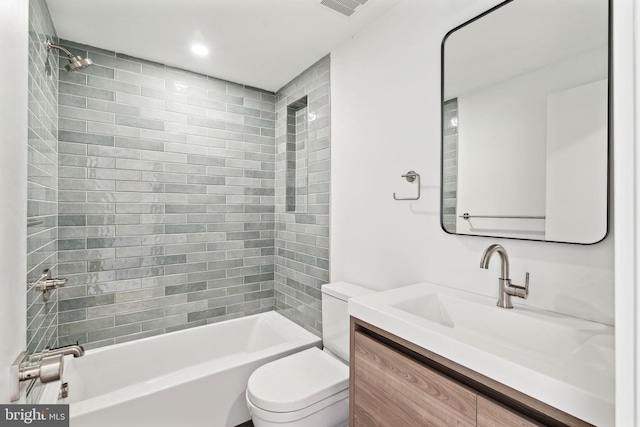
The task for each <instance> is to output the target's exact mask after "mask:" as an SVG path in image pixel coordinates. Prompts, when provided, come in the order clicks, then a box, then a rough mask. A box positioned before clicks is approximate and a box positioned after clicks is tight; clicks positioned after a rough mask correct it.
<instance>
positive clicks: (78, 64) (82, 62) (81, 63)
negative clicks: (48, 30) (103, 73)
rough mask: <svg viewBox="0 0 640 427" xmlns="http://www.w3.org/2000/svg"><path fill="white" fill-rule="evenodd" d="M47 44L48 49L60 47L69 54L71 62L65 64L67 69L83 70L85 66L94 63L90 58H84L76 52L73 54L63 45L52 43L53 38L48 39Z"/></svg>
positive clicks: (59, 48)
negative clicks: (76, 54)
mask: <svg viewBox="0 0 640 427" xmlns="http://www.w3.org/2000/svg"><path fill="white" fill-rule="evenodd" d="M45 46H47V50H51V49H58V50H60V51H62V52H64V54H65V55H67V59H68V60H69V63H68V64H67V65H65V66H64V68H65V69H66V70H67V71H77V70H82V69H83V68H87V67H88V66H90V65H93V61H92V60H90V59H89V58H85V59H82V57H81V56H75V55H74V54H72V53H71V52H69V51H68V50H67V49H65V48H63V47H62V46H58V45H55V44H53V43H51V40H47V41H46V42H45Z"/></svg>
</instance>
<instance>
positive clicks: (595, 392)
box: [349, 283, 615, 426]
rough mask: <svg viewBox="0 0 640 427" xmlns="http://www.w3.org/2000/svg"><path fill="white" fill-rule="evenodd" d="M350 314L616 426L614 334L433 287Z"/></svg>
mask: <svg viewBox="0 0 640 427" xmlns="http://www.w3.org/2000/svg"><path fill="white" fill-rule="evenodd" d="M349 313H350V314H351V315H352V316H354V317H357V318H358V319H360V320H363V321H365V322H367V323H369V324H371V325H373V326H376V327H379V328H381V329H384V330H386V331H387V332H390V333H392V334H394V335H396V336H398V337H400V338H403V339H405V340H408V341H410V342H412V343H414V344H416V345H419V346H421V347H423V348H425V349H427V350H429V351H432V352H434V353H436V354H439V355H440V356H443V357H445V358H447V359H449V360H452V361H454V362H456V363H459V364H461V365H463V366H466V367H467V368H470V369H473V370H474V371H476V372H479V373H481V374H483V375H485V376H487V377H489V378H492V379H494V380H496V381H499V382H501V383H503V384H505V385H507V386H510V387H512V388H514V389H516V390H519V391H521V392H523V393H525V394H528V395H530V396H532V397H534V398H536V399H538V400H541V401H543V402H545V403H548V404H550V405H552V406H555V407H557V408H559V409H561V410H563V411H565V412H567V413H569V414H572V415H574V416H576V417H578V418H581V419H584V420H585V421H588V422H590V423H592V424H595V425H599V426H606V425H613V423H614V422H613V420H614V408H615V406H614V385H615V384H614V328H613V327H612V326H609V325H603V324H600V323H596V322H590V321H587V320H582V319H578V318H574V317H569V316H565V315H561V314H557V313H553V312H549V311H544V310H539V309H535V308H531V307H526V306H521V305H517V303H516V306H515V308H513V309H505V308H500V307H497V306H496V298H492V297H487V296H483V295H477V294H473V293H469V292H464V291H460V290H456V289H452V288H447V287H444V286H439V285H435V284H431V283H419V284H415V285H410V286H405V287H402V288H397V289H392V290H388V291H384V292H379V293H374V294H369V295H365V296H362V297H357V298H354V299H352V300H350V301H349Z"/></svg>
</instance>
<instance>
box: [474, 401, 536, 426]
mask: <svg viewBox="0 0 640 427" xmlns="http://www.w3.org/2000/svg"><path fill="white" fill-rule="evenodd" d="M542 425H543V424H540V423H537V422H536V421H534V420H532V419H530V418H528V417H525V416H524V415H522V414H519V413H518V412H515V411H514V410H512V409H509V408H507V407H506V406H504V405H501V404H499V403H497V402H495V401H493V400H491V399H489V398H487V397H484V396H482V395H478V427H539V426H542Z"/></svg>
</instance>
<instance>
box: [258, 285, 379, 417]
mask: <svg viewBox="0 0 640 427" xmlns="http://www.w3.org/2000/svg"><path fill="white" fill-rule="evenodd" d="M371 292H372V291H371V290H369V289H366V288H362V287H360V286H356V285H352V284H350V283H346V282H338V283H331V284H327V285H324V286H322V316H323V322H322V329H323V333H322V337H323V343H324V346H325V347H324V349H323V350H320V349H319V348H316V347H313V348H310V349H307V350H304V351H301V352H299V353H295V354H292V355H290V356H287V357H284V358H282V359H278V360H275V361H273V362H270V363H267V364H265V365H263V366H261V367H259V368H258V369H256V370H255V371H254V372H253V374H251V376H250V377H249V381H248V383H247V392H246V400H247V406H248V407H249V412H250V413H251V419H252V420H253V425H254V426H255V427H343V426H348V425H349V366H348V360H349V315H348V313H347V301H348V300H349V298H352V297H354V296H358V295H364V294H368V293H371Z"/></svg>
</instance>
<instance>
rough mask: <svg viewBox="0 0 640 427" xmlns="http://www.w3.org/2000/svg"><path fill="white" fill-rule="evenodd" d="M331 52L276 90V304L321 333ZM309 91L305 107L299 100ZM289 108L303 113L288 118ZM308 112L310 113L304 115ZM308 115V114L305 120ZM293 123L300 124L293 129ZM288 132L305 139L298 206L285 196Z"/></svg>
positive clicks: (325, 274) (325, 275) (326, 237)
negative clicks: (321, 289)
mask: <svg viewBox="0 0 640 427" xmlns="http://www.w3.org/2000/svg"><path fill="white" fill-rule="evenodd" d="M329 70H330V58H329V56H326V57H324V58H322V59H321V60H319V61H318V62H317V63H316V64H314V65H312V66H311V67H309V68H308V69H307V70H306V71H304V72H303V73H302V74H300V75H299V76H298V77H296V78H295V79H293V80H292V81H291V82H290V83H289V84H287V85H286V86H285V87H284V88H282V89H281V90H279V91H278V93H277V94H276V122H275V125H276V128H275V135H276V137H275V146H276V165H275V166H276V177H275V180H276V183H275V191H276V197H275V209H276V234H275V250H276V252H275V298H276V309H277V310H278V311H279V312H280V313H282V314H283V315H285V316H286V317H288V318H290V319H291V320H293V321H295V322H296V323H298V324H300V325H302V326H304V327H305V328H306V329H308V330H310V331H311V332H313V333H315V334H318V335H320V334H321V333H322V299H321V293H320V287H321V286H322V285H323V284H325V283H327V281H328V280H329V183H330V181H329V179H330V162H329V159H330V146H331V139H330V134H331V127H330V123H331V108H330V107H331V105H330V96H329V93H330V73H329ZM305 97H306V101H307V105H306V107H303V108H300V105H298V104H296V102H297V101H299V100H301V99H303V98H305ZM291 110H294V111H297V112H299V113H302V114H300V115H298V116H297V117H294V119H295V122H294V123H288V120H287V119H288V116H291V114H288V112H290V111H291ZM305 116H306V117H305ZM305 118H306V120H305ZM291 126H294V127H295V128H296V129H291ZM287 133H289V134H291V133H296V134H298V136H299V138H298V140H299V141H303V143H304V144H305V148H304V150H301V152H300V154H302V153H303V152H304V155H305V156H306V159H303V158H301V157H296V161H295V165H296V166H301V167H303V168H305V170H304V171H303V172H304V173H303V175H304V176H305V177H306V187H307V188H306V189H304V190H302V189H300V187H299V185H300V184H301V182H298V183H296V186H297V188H296V192H300V191H302V192H304V193H306V194H304V198H300V196H299V195H297V196H298V197H297V200H295V199H294V200H295V201H297V202H303V203H300V210H299V211H298V212H296V210H295V209H294V210H293V211H291V208H292V207H293V204H294V203H293V201H292V200H291V199H289V200H288V199H287V185H288V177H289V180H290V178H291V176H292V173H291V171H290V168H289V166H291V164H290V163H288V162H287V153H288V152H289V153H291V150H288V149H287V147H288V145H287V144H288V142H287Z"/></svg>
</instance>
